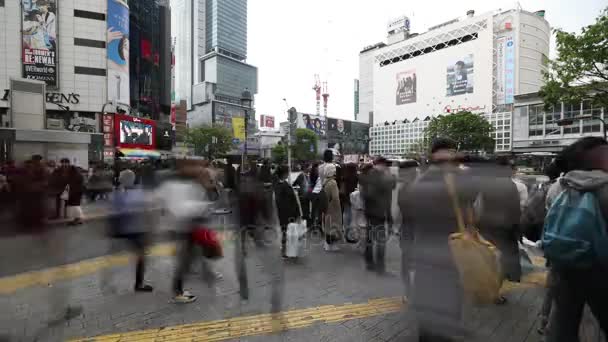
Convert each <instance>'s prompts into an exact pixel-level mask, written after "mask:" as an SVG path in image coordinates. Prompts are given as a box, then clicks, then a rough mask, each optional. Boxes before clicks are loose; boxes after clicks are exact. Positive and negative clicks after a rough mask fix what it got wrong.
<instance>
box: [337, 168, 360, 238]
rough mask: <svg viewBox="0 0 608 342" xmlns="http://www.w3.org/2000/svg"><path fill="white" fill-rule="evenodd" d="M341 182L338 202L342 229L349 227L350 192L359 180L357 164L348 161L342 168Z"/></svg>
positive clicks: (355, 187)
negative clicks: (340, 207)
mask: <svg viewBox="0 0 608 342" xmlns="http://www.w3.org/2000/svg"><path fill="white" fill-rule="evenodd" d="M342 169H343V172H342V174H343V175H342V184H341V185H340V204H341V205H342V215H343V217H344V229H346V230H349V229H350V228H351V220H352V215H351V212H352V211H351V203H350V194H352V193H353V192H354V191H355V189H357V184H358V183H359V180H358V178H357V164H354V163H348V164H346V165H345V166H344V167H343V168H342Z"/></svg>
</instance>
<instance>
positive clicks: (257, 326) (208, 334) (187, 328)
mask: <svg viewBox="0 0 608 342" xmlns="http://www.w3.org/2000/svg"><path fill="white" fill-rule="evenodd" d="M404 306H405V299H404V298H403V297H394V298H381V299H375V300H370V301H368V302H367V303H361V304H350V303H349V304H343V305H323V306H317V307H314V308H307V309H298V310H291V311H285V312H282V313H281V314H279V315H274V316H273V315H272V314H262V315H254V316H243V317H236V318H231V319H222V320H216V321H208V322H201V323H195V324H186V325H177V326H173V327H165V328H159V329H149V330H141V331H133V332H127V333H122V334H112V335H106V336H98V337H93V338H84V339H77V340H72V342H119V341H120V342H129V341H130V342H147V341H175V342H178V341H225V340H230V339H235V338H240V337H246V336H253V335H265V334H270V333H273V332H278V331H284V330H293V329H299V328H305V327H309V326H311V325H313V324H316V323H321V324H326V323H338V322H343V321H348V320H353V319H360V318H366V317H372V316H378V315H384V314H388V313H393V312H398V311H400V310H402V309H403V308H404Z"/></svg>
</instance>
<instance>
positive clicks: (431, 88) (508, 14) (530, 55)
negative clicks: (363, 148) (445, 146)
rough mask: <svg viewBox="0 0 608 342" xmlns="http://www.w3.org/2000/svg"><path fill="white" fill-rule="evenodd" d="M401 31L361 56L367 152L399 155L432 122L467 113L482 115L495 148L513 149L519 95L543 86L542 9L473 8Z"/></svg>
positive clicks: (545, 27)
mask: <svg viewBox="0 0 608 342" xmlns="http://www.w3.org/2000/svg"><path fill="white" fill-rule="evenodd" d="M403 23H406V24H403ZM398 26H399V29H396V30H395V27H394V26H393V27H392V30H391V26H390V25H389V38H388V39H387V41H388V43H389V44H388V45H386V44H383V43H381V44H376V45H374V46H372V47H370V48H366V49H364V50H363V51H362V52H361V53H360V66H359V68H360V75H359V89H360V97H359V110H360V114H361V117H364V116H365V114H366V113H367V114H368V118H369V122H370V124H372V125H373V127H371V128H370V137H371V139H372V140H371V143H370V154H372V155H402V154H404V153H406V152H408V151H409V150H410V149H411V148H412V147H413V146H414V145H415V144H417V143H418V142H419V141H420V139H421V138H422V137H423V133H424V128H425V124H426V125H428V122H429V121H430V119H431V118H432V117H434V116H437V115H449V114H452V113H456V112H458V111H464V110H466V111H471V112H474V113H479V114H480V115H484V116H485V117H486V118H487V119H488V120H489V121H490V123H492V124H493V125H494V128H495V132H494V138H495V140H496V151H497V152H507V151H510V150H511V149H512V143H511V135H512V127H511V118H512V110H513V103H514V97H515V95H519V94H525V93H531V92H535V91H538V90H539V89H540V87H541V85H542V71H543V69H544V68H545V65H546V62H547V61H548V55H549V39H550V35H551V30H550V26H549V23H548V22H547V21H546V20H545V18H544V11H538V12H527V11H523V10H521V9H512V10H507V11H495V12H490V13H486V14H482V15H478V16H475V15H474V12H473V11H469V12H467V15H466V16H463V17H462V18H456V19H453V20H450V21H448V22H446V23H442V24H439V25H436V26H434V27H431V28H430V29H429V30H428V31H427V32H424V33H421V34H416V33H410V32H409V20H407V21H406V20H403V19H400V21H399V22H398ZM406 26H407V27H406ZM370 98H371V100H370ZM361 120H365V119H364V118H362V119H361Z"/></svg>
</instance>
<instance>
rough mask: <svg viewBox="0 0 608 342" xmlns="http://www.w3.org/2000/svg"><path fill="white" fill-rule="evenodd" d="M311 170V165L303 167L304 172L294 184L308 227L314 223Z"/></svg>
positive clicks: (303, 217)
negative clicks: (311, 215) (311, 198)
mask: <svg viewBox="0 0 608 342" xmlns="http://www.w3.org/2000/svg"><path fill="white" fill-rule="evenodd" d="M310 170H311V167H310V166H309V165H302V172H300V174H299V175H298V177H296V179H295V181H294V182H293V184H292V185H294V186H296V187H297V189H298V196H299V199H300V204H301V206H302V219H303V220H306V224H307V226H310V224H311V223H312V222H311V219H310V193H311V192H312V188H311V185H310V182H311V181H310Z"/></svg>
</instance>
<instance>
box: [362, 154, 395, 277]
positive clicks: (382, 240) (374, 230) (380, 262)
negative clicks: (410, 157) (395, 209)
mask: <svg viewBox="0 0 608 342" xmlns="http://www.w3.org/2000/svg"><path fill="white" fill-rule="evenodd" d="M374 164H375V165H374V167H373V168H372V169H371V170H369V172H367V173H366V174H365V175H362V176H361V177H360V181H359V184H360V185H361V191H362V192H361V193H362V195H363V202H364V206H365V216H366V217H367V221H368V228H367V229H366V230H367V232H366V238H365V264H366V268H367V269H368V270H370V271H376V272H378V273H384V272H385V271H386V265H385V248H386V242H387V237H388V234H387V231H386V223H387V221H388V222H390V220H389V218H388V216H389V215H390V208H391V200H392V192H393V189H394V188H395V178H394V177H393V176H392V175H391V174H390V172H389V170H388V161H387V160H386V159H385V158H378V159H377V160H376V161H375V163H374ZM374 249H375V252H376V253H375V256H374Z"/></svg>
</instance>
